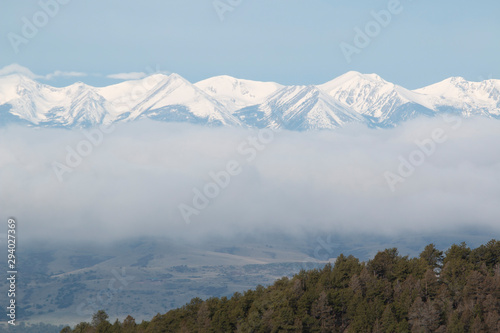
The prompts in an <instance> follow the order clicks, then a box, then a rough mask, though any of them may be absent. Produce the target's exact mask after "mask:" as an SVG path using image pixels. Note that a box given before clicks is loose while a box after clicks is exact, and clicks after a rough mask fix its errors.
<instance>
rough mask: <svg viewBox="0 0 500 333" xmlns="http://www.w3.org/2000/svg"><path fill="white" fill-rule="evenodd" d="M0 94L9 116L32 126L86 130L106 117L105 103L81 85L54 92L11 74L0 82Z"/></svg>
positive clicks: (90, 88) (57, 89)
mask: <svg viewBox="0 0 500 333" xmlns="http://www.w3.org/2000/svg"><path fill="white" fill-rule="evenodd" d="M0 90H1V91H2V94H1V100H0V104H9V105H10V107H11V108H10V113H11V114H13V115H15V116H18V117H19V118H21V119H24V120H27V121H29V122H31V123H33V124H36V125H42V126H73V125H77V124H78V125H81V126H89V125H95V124H98V123H101V122H102V121H103V118H104V116H105V114H106V101H105V99H104V98H103V97H102V96H100V95H99V94H98V93H97V91H96V88H94V87H90V86H87V85H85V84H83V83H81V82H78V83H75V84H73V85H71V86H68V87H64V88H55V87H51V86H49V85H45V84H41V83H39V82H36V81H34V80H32V79H30V78H28V77H26V76H23V75H20V74H13V75H9V76H7V77H2V78H0Z"/></svg>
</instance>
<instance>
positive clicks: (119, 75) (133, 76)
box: [106, 72, 147, 80]
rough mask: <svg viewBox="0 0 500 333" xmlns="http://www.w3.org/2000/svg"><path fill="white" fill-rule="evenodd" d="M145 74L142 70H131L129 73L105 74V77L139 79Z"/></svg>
mask: <svg viewBox="0 0 500 333" xmlns="http://www.w3.org/2000/svg"><path fill="white" fill-rule="evenodd" d="M146 76H147V74H146V73H143V72H131V73H117V74H110V75H107V76H106V77H107V78H110V79H117V80H139V79H142V78H145V77H146Z"/></svg>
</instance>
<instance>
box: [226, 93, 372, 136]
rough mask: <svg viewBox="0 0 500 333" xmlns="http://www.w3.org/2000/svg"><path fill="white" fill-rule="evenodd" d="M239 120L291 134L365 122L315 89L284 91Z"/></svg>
mask: <svg viewBox="0 0 500 333" xmlns="http://www.w3.org/2000/svg"><path fill="white" fill-rule="evenodd" d="M236 114H237V115H238V116H239V118H240V119H241V120H242V121H244V122H246V123H253V124H254V126H256V127H260V128H262V127H270V128H284V129H289V130H310V129H333V128H339V127H342V126H343V125H345V124H346V123H349V122H353V121H358V122H365V119H364V118H363V116H362V115H360V114H358V113H356V112H353V111H352V110H351V109H349V108H348V107H345V106H344V105H342V104H340V103H339V102H337V101H336V100H334V99H333V98H332V97H330V96H328V95H327V94H326V93H324V92H323V91H321V90H320V89H318V88H317V87H315V86H290V87H283V88H282V89H280V90H278V91H277V92H276V93H274V94H273V95H271V96H270V97H269V98H268V99H267V100H266V101H265V102H264V103H263V104H261V105H260V106H255V107H250V108H245V109H242V110H239V111H237V113H236Z"/></svg>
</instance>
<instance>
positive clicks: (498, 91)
mask: <svg viewBox="0 0 500 333" xmlns="http://www.w3.org/2000/svg"><path fill="white" fill-rule="evenodd" d="M443 112H447V113H453V114H456V115H461V116H463V117H471V116H475V115H480V116H485V117H491V118H500V80H485V81H482V82H470V81H466V80H465V79H463V78H461V77H452V78H449V79H446V80H444V81H441V82H438V83H436V84H433V85H430V86H427V87H424V88H421V89H416V90H408V89H405V88H403V87H401V86H398V85H395V84H393V83H390V82H387V81H385V80H384V79H382V78H381V77H380V76H378V75H376V74H361V73H358V72H348V73H346V74H344V75H341V76H339V77H337V78H335V79H333V80H331V81H329V82H326V83H324V84H321V85H309V86H283V85H280V84H278V83H274V82H259V81H250V80H243V79H236V78H233V77H230V76H216V77H212V78H209V79H206V80H203V81H200V82H197V83H194V84H193V83H191V82H189V81H187V80H186V79H184V78H183V77H181V76H179V75H178V74H170V75H164V74H154V75H151V76H148V77H146V78H144V79H140V80H131V81H125V82H122V83H118V84H114V85H110V86H107V87H92V86H89V85H86V84H84V83H81V82H78V83H75V84H72V85H70V86H67V87H62V88H56V87H52V86H49V85H46V84H42V83H40V82H37V81H35V80H32V79H30V78H29V77H27V76H24V75H22V74H11V75H6V76H1V77H0V124H8V123H12V122H17V123H19V122H20V123H24V124H26V125H29V126H39V127H66V128H74V127H76V128H79V127H89V126H95V125H99V124H111V123H118V122H129V121H134V120H137V119H144V118H150V119H153V120H158V121H167V122H189V123H196V124H205V125H211V126H219V125H224V126H239V127H256V128H266V127H269V128H284V129H289V130H314V129H334V128H339V127H342V126H344V125H345V124H347V123H353V122H358V123H363V124H366V125H367V126H373V127H393V126H396V125H398V124H399V123H401V122H402V121H405V120H408V119H412V118H415V117H418V116H427V117H432V116H435V115H437V114H440V113H443Z"/></svg>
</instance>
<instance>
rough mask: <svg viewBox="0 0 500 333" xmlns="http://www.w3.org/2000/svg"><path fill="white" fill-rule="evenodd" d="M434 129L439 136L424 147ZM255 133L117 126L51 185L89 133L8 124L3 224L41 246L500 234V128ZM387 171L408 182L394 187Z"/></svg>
mask: <svg viewBox="0 0 500 333" xmlns="http://www.w3.org/2000/svg"><path fill="white" fill-rule="evenodd" d="M436 129H441V131H442V134H443V133H444V134H443V135H444V136H442V138H443V137H445V138H446V139H445V140H444V141H443V142H441V143H435V146H434V148H433V149H430V148H432V147H431V144H430V143H429V142H430V141H429V140H431V139H432V135H433V134H432V133H433V131H435V130H436ZM258 134H259V132H257V131H249V130H242V129H226V128H204V127H197V126H188V125H180V124H165V123H155V122H150V121H147V122H139V123H133V124H127V125H122V126H120V127H117V128H116V129H115V130H114V131H113V132H112V133H110V134H103V139H102V143H100V144H97V145H96V146H93V148H92V152H91V153H90V154H89V155H88V156H85V157H83V160H82V163H81V164H80V165H78V166H77V167H76V168H74V170H73V172H71V173H69V172H68V173H65V174H64V175H63V179H64V181H63V182H59V181H58V179H57V176H56V174H55V173H54V170H53V165H52V163H53V161H57V162H59V163H61V164H63V163H64V164H65V163H66V162H65V159H66V157H67V154H68V153H67V147H70V148H71V149H74V150H78V149H83V150H84V148H85V147H84V146H85V145H86V144H83V143H82V142H84V141H85V140H88V139H87V138H86V136H85V135H84V134H83V133H81V132H70V131H66V130H59V129H36V130H35V129H28V128H21V127H8V128H3V129H0V187H1V189H2V191H1V192H0V203H1V207H0V208H1V209H0V211H1V214H2V216H0V217H1V218H2V219H6V218H7V217H8V216H14V217H16V218H17V219H18V220H19V233H20V235H21V234H22V235H23V236H22V237H25V238H41V239H51V238H57V237H62V238H65V239H82V240H87V239H101V240H109V239H122V238H126V237H131V236H144V235H146V236H170V237H178V238H180V239H182V238H186V239H196V238H198V237H209V236H210V235H226V234H227V235H232V234H234V233H250V232H258V233H263V234H264V233H269V232H274V231H283V232H287V233H294V234H300V233H304V232H318V231H322V230H324V231H328V232H337V233H342V232H358V231H360V232H361V231H363V232H368V233H370V232H371V233H373V234H383V235H397V234H398V233H402V232H414V231H426V232H436V233H440V232H447V231H450V230H455V229H457V228H461V227H472V228H473V229H474V230H490V229H491V230H494V231H495V232H496V235H492V238H493V237H495V236H498V233H499V231H500V225H499V224H498V221H499V217H500V205H498V202H500V186H498V184H500V154H499V151H498V147H500V121H495V120H487V119H473V120H468V121H464V122H463V123H453V122H446V121H444V120H443V119H431V120H429V119H427V120H416V121H412V122H409V123H406V124H404V125H403V126H401V127H399V128H396V129H391V130H374V129H366V128H364V127H358V126H356V127H351V128H346V129H343V130H338V131H333V132H331V131H322V132H309V133H295V132H280V133H276V134H275V135H274V139H273V140H270V139H269V136H267V137H266V136H264V137H263V138H265V140H264V141H265V142H267V143H266V144H264V143H263V141H259V140H258V139H257V141H256V140H254V139H253V138H254V137H257V138H258ZM267 134H269V133H267ZM98 139H99V136H98V135H96V136H94V140H97V141H96V142H99V140H98ZM268 141H270V142H268ZM416 141H418V142H420V144H421V146H422V145H423V144H424V143H427V144H428V146H427V148H429V149H428V150H429V151H431V150H433V151H432V153H430V154H429V155H427V154H424V153H422V154H424V155H422V154H417V153H414V152H415V151H422V148H419V146H418V145H417V144H416V143H415V142H416ZM252 147H258V149H256V148H252ZM422 147H425V146H422ZM87 148H88V145H87ZM83 150H82V151H83ZM424 150H425V148H424ZM254 153H255V155H254ZM253 156H255V159H252V157H253ZM412 156H413V157H412ZM418 156H420V157H421V156H424V157H423V161H422V163H420V162H419V163H414V166H413V169H414V170H413V172H411V175H404V177H402V176H401V175H400V173H399V171H398V169H399V168H401V163H402V162H401V159H404V160H406V161H408V160H409V159H411V158H413V160H415V161H418V160H417V159H416V157H418ZM231 160H234V161H237V162H238V164H239V165H240V166H241V173H239V174H238V175H235V176H232V177H230V180H229V185H228V186H227V187H225V188H223V189H222V190H220V194H219V195H218V196H216V197H214V198H210V199H209V204H208V206H207V207H206V208H203V209H199V210H198V215H192V216H191V223H190V224H186V223H185V221H184V220H183V218H182V215H181V213H180V211H179V205H180V204H185V205H186V206H193V198H194V196H195V194H194V193H196V191H197V190H200V191H203V189H204V187H205V186H206V184H209V183H213V182H214V181H213V180H212V178H211V176H210V173H211V172H213V173H216V174H217V173H219V174H220V172H221V171H223V170H226V169H227V165H228V162H229V161H231ZM248 160H250V161H248ZM417 164H418V165H417ZM403 169H404V168H403ZM387 172H391V173H392V174H393V175H396V176H399V177H401V179H403V180H404V181H403V182H399V183H397V184H395V185H394V188H395V191H394V192H393V191H391V188H390V186H389V185H388V183H387V180H386V178H385V176H384V175H385V174H387Z"/></svg>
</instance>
